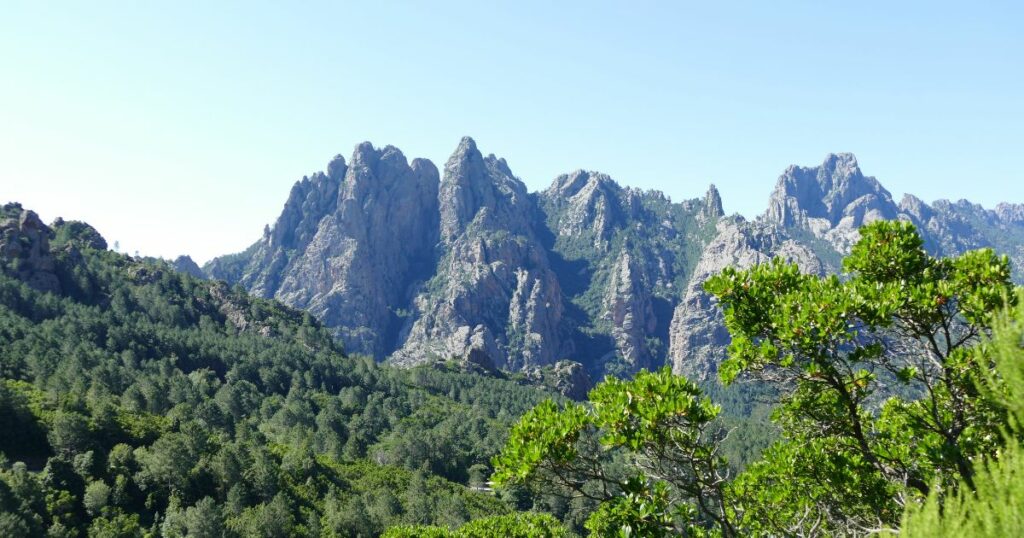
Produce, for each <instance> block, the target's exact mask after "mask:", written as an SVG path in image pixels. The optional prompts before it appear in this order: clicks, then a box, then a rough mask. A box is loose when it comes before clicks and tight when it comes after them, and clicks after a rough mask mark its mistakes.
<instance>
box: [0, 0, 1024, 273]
mask: <svg viewBox="0 0 1024 538" xmlns="http://www.w3.org/2000/svg"><path fill="white" fill-rule="evenodd" d="M1022 13H1024V12H1022V8H1021V7H1019V6H1018V5H1016V4H1010V3H1006V4H998V3H991V4H985V5H972V6H966V7H965V6H957V5H955V4H945V5H944V4H937V3H934V2H932V3H928V4H924V3H921V4H901V5H899V6H893V5H890V4H887V3H868V4H857V5H856V6H822V5H818V4H816V3H786V4H771V5H760V4H754V3H750V4H736V3H734V4H729V5H727V6H726V5H718V4H716V5H713V6H694V5H686V6H683V5H677V4H671V5H657V4H650V5H648V6H647V9H639V8H636V7H635V6H623V7H616V6H613V5H607V4H602V5H596V4H590V3H587V4H560V5H557V6H548V5H545V4H543V3H524V4H516V5H514V6H513V5H505V6H490V5H487V6H482V5H477V4H474V3H446V4H444V5H443V6H435V5H430V6H428V5H403V4H387V5H383V6H382V5H366V4H351V5H327V4H324V5H307V6H301V7H296V6H282V7H276V6H261V7H259V8H252V9H250V8H249V7H247V5H245V4H239V5H238V6H232V5H229V4H218V5H206V4H202V3H196V4H191V5H190V4H183V5H175V6H173V7H158V6H149V5H121V6H115V5H112V4H105V5H89V6H75V5H68V6H63V7H61V8H59V9H58V8H56V7H54V6H41V5H35V4H31V3H15V4H13V5H12V6H10V7H8V8H7V9H6V13H5V18H4V20H3V21H0V47H2V49H3V50H4V51H5V54H3V55H0V69H2V72H3V73H5V77H6V80H7V81H8V84H4V85H2V86H0V99H3V102H4V103H5V104H6V105H7V106H5V107H2V108H0V122H2V124H3V125H4V127H5V128H4V129H0V185H2V189H0V201H3V202H7V201H18V202H21V203H22V204H24V205H25V207H27V208H29V209H33V210H35V211H37V212H38V213H39V214H40V215H41V216H42V217H43V218H44V220H46V221H47V222H49V221H52V220H53V219H54V218H56V217H58V216H60V217H64V218H66V219H77V220H84V221H87V222H89V223H91V224H93V225H94V226H96V227H97V228H98V229H99V231H100V232H101V233H103V234H104V236H105V237H106V238H107V240H108V241H109V242H110V243H111V244H113V242H114V241H119V242H120V244H121V246H122V249H123V250H125V251H128V252H134V251H135V250H138V251H139V252H140V253H141V254H145V255H153V256H162V257H174V256H177V255H179V254H189V255H191V256H192V257H193V258H194V259H196V261H198V262H200V263H202V262H204V261H206V260H208V259H209V258H211V257H213V256H217V255H221V254H227V253H231V252H237V251H239V250H241V249H244V248H245V247H246V246H248V245H249V244H251V243H252V242H253V241H255V240H256V239H257V238H258V237H259V236H260V233H261V231H262V229H263V226H264V224H267V223H273V221H274V219H275V218H276V217H277V215H278V213H279V212H280V209H281V207H282V205H283V204H284V202H285V199H286V197H287V195H288V191H289V189H290V188H291V185H292V184H293V183H294V182H295V181H296V180H298V179H300V178H301V177H302V176H303V175H309V174H311V173H314V172H316V171H319V170H323V169H324V167H325V166H326V163H327V162H328V160H329V159H330V158H331V156H333V155H335V154H337V153H341V154H342V155H344V156H345V158H346V159H348V157H349V155H350V154H351V151H352V148H353V147H354V146H355V145H356V144H358V143H360V142H362V141H364V140H369V141H371V142H372V143H373V144H374V146H376V147H380V146H384V145H388V144H390V145H394V146H396V147H398V148H399V149H401V150H402V151H403V153H405V155H406V157H407V158H409V159H410V160H411V159H412V158H416V157H424V158H428V159H430V160H432V161H433V162H434V163H435V164H438V165H439V166H440V165H442V164H443V163H444V161H445V160H446V159H447V157H448V155H449V154H450V153H451V152H452V151H453V150H454V148H455V147H456V145H457V144H458V141H459V138H460V137H461V136H463V135H468V136H472V137H474V138H475V139H476V141H477V143H478V145H479V147H480V149H481V151H483V152H484V153H494V154H496V155H498V156H501V157H504V158H506V159H507V161H508V163H509V166H510V167H511V169H512V171H513V172H514V173H515V174H516V175H518V176H519V177H520V178H521V179H522V180H523V181H524V182H525V183H526V184H527V186H528V187H529V188H530V190H531V191H537V190H540V189H543V188H545V187H547V186H548V185H549V184H550V182H551V180H552V179H553V178H554V177H556V176H557V175H558V174H561V173H566V172H570V171H572V170H575V169H580V168H582V169H587V170H597V171H601V172H604V173H607V174H609V175H610V176H611V177H613V178H614V179H615V180H616V181H618V182H619V183H620V184H622V185H625V186H632V187H637V188H642V189H657V190H660V191H662V192H664V193H665V194H666V195H668V196H670V197H671V198H672V199H673V200H676V201H679V200H682V199H686V198H693V197H699V196H702V195H703V194H704V192H705V190H706V189H707V186H708V184H710V183H714V184H715V185H716V186H717V187H718V189H719V190H720V191H721V194H722V198H723V202H724V206H725V210H726V212H727V213H740V214H743V215H745V216H747V217H753V216H755V215H757V214H759V213H761V212H762V211H763V210H764V208H765V205H766V203H767V200H768V195H769V194H770V192H771V190H772V188H773V187H774V184H775V180H776V178H777V177H778V176H779V174H780V173H782V172H783V170H785V168H786V166H788V165H790V164H796V165H800V166H815V165H818V164H820V163H821V161H822V159H823V158H824V157H825V155H826V154H828V153H839V152H850V153H854V154H855V155H857V158H858V160H859V162H860V164H861V168H862V169H863V171H864V173H865V174H867V175H871V176H875V177H876V178H878V180H879V181H881V182H882V184H883V185H884V186H885V187H886V188H887V189H889V190H890V191H891V192H892V193H893V196H894V198H896V199H897V200H898V199H899V198H900V196H901V195H902V194H904V193H912V194H914V195H916V196H919V197H921V198H922V199H924V200H926V201H928V202H931V201H933V200H935V199H938V198H948V199H952V200H956V199H961V198H965V199H968V200H971V201H972V202H975V203H981V204H982V205H984V206H985V207H992V206H994V205H995V204H996V203H997V202H1000V201H1006V202H1022V201H1024V177H1022V174H1021V172H1020V167H1019V165H1018V163H1017V160H1018V157H1017V155H1018V153H1019V148H1020V147H1021V143H1022V142H1024V60H1022V58H1024V37H1022V34H1021V32H1019V29H1018V25H1019V21H1020V20H1021V15H1022Z"/></svg>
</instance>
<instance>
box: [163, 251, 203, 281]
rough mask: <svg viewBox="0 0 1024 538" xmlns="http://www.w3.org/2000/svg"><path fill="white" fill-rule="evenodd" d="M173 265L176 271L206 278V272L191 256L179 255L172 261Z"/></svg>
mask: <svg viewBox="0 0 1024 538" xmlns="http://www.w3.org/2000/svg"><path fill="white" fill-rule="evenodd" d="M171 267H173V268H174V270H175V271H178V272H181V273H185V274H188V275H192V276H194V277H196V278H202V279H205V278H206V274H205V273H203V270H202V269H200V268H199V265H198V264H197V263H196V262H195V261H194V260H193V259H192V257H191V256H178V257H177V258H175V259H174V260H173V261H171Z"/></svg>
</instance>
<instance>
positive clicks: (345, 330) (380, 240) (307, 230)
mask: <svg viewBox="0 0 1024 538" xmlns="http://www.w3.org/2000/svg"><path fill="white" fill-rule="evenodd" d="M437 187H438V174H437V169H436V168H435V167H434V166H433V164H431V163H430V162H429V161H425V160H422V159H416V160H413V161H412V163H409V162H408V161H407V160H406V158H405V156H404V155H403V154H402V152H401V151H399V150H398V149H397V148H394V147H392V146H387V147H385V148H383V149H375V148H374V147H373V146H372V145H370V144H369V143H364V144H360V145H359V146H358V147H356V149H355V152H354V153H353V155H352V159H351V162H350V163H349V164H346V163H345V160H344V159H343V158H341V157H340V156H337V157H335V158H334V159H333V160H332V161H331V162H330V163H329V164H328V166H327V173H317V174H314V175H313V176H312V177H305V178H303V179H302V181H299V182H298V183H296V184H295V186H294V187H292V191H291V194H290V196H289V198H288V202H287V203H286V204H285V207H284V209H283V210H282V212H281V216H280V217H279V218H278V219H277V222H276V223H275V224H274V227H273V228H268V229H267V230H265V231H264V234H263V237H262V238H261V239H260V241H258V242H257V243H256V244H254V245H253V246H252V247H250V248H249V249H248V250H247V251H246V252H244V253H242V254H241V255H237V256H236V257H225V258H222V259H218V260H214V261H213V262H211V264H208V265H207V268H206V271H207V273H208V274H210V275H211V276H213V277H216V278H224V279H226V280H228V281H237V282H240V283H242V284H243V285H244V286H246V287H248V288H249V289H250V290H251V291H253V292H254V293H256V294H258V295H262V296H264V297H274V298H277V299H278V300H280V301H282V302H284V303H285V304H288V305H290V306H294V307H297V308H303V309H306V310H308V311H310V312H312V313H313V314H315V315H316V316H317V317H318V318H320V319H321V320H322V321H323V322H324V323H325V324H327V325H328V326H330V327H332V328H333V329H334V330H335V331H336V332H337V334H338V336H339V337H340V338H341V340H342V343H343V344H344V345H345V347H346V349H347V350H349V351H351V352H357V353H364V354H367V355H372V356H375V357H377V358H383V357H384V356H385V355H386V354H387V353H389V352H390V351H391V350H392V349H394V347H395V342H394V334H395V333H396V332H397V330H398V325H399V324H400V322H401V321H400V319H399V318H398V316H397V315H396V312H395V311H396V310H399V309H400V308H401V307H402V305H405V304H407V303H408V301H409V298H410V294H411V291H412V289H413V286H414V284H416V283H417V282H420V281H422V280H423V279H425V278H426V277H427V276H428V275H429V271H430V267H431V265H432V263H433V260H434V245H435V244H436V242H437V238H438V228H437V222H438V209H437Z"/></svg>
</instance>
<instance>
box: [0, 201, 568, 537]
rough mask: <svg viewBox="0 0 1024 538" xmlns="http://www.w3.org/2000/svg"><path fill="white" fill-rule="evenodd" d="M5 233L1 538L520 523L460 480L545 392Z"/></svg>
mask: <svg viewBox="0 0 1024 538" xmlns="http://www.w3.org/2000/svg"><path fill="white" fill-rule="evenodd" d="M4 209H5V212H6V213H5V215H2V217H13V218H15V219H17V218H18V214H19V213H20V212H21V210H20V207H15V206H7V207H5V208H4ZM12 222H15V224H12ZM7 223H8V224H9V226H7V228H6V229H4V230H3V234H0V237H2V239H3V242H4V245H3V246H4V248H5V249H6V248H7V245H10V243H9V242H10V241H15V242H18V244H19V245H22V246H24V247H25V248H23V249H21V250H18V251H17V252H20V253H22V254H18V256H16V257H15V258H14V259H9V258H4V259H3V260H2V261H3V264H4V265H3V267H2V269H4V270H3V271H0V374H2V380H0V453H2V454H3V455H4V457H3V458H0V459H2V465H0V469H2V470H0V536H5V537H6V536H42V535H47V534H49V535H52V536H86V535H89V536H139V535H143V534H153V535H162V536H182V535H188V536H220V535H221V534H222V533H226V534H227V535H230V536H288V535H294V536H350V535H351V536H355V535H362V536H373V535H377V534H380V533H381V532H383V531H384V530H385V529H386V528H387V527H388V526H392V525H399V524H425V523H430V524H437V525H443V526H446V527H447V526H451V527H457V526H459V525H460V524H462V523H464V522H466V521H468V520H470V519H474V518H481V517H484V516H493V515H497V514H504V513H508V512H510V507H509V506H508V505H507V504H506V503H504V502H503V501H501V500H499V499H497V498H496V497H494V496H493V495H491V494H487V493H481V492H476V491H473V490H472V489H470V488H468V487H466V485H468V484H470V483H471V482H476V483H479V482H482V480H483V476H484V475H485V473H486V471H487V468H486V464H487V463H488V461H489V458H490V457H491V456H492V455H493V454H494V453H496V452H497V451H498V449H499V448H500V446H501V444H502V443H503V442H504V440H505V435H506V432H507V430H508V426H509V424H510V423H511V422H512V420H514V419H515V418H516V417H518V416H519V415H521V414H522V413H523V412H524V411H526V410H527V409H529V408H530V407H531V406H532V405H534V404H536V403H538V402H539V401H541V400H542V399H543V398H545V397H548V396H550V394H549V393H546V392H544V391H542V390H539V389H537V388H536V387H531V386H521V385H517V384H515V383H512V382H509V381H503V380H499V379H494V378H489V377H483V376H476V375H469V374H463V373H458V372H448V371H442V370H438V369H431V368H426V367H421V368H416V369H410V370H399V369H393V368H384V367H380V366H378V365H376V364H375V363H374V362H373V361H372V360H370V359H364V358H358V357H346V356H345V355H344V354H343V353H342V352H341V349H340V348H339V347H338V345H337V344H336V343H335V342H334V341H333V340H332V339H331V338H330V336H329V334H328V332H327V331H326V330H325V329H324V328H322V327H321V326H320V325H319V324H318V323H317V322H316V321H315V320H314V319H313V318H312V317H311V316H310V315H308V314H305V313H302V312H300V311H296V310H293V309H290V308H287V307H284V306H282V305H280V304H278V303H276V302H273V301H267V300H261V299H255V298H253V297H251V296H249V295H248V294H247V293H245V292H244V291H243V290H242V289H241V288H234V289H231V288H229V287H227V286H226V285H225V284H223V283H218V282H210V281H204V280H198V279H195V278H192V277H190V276H187V275H185V274H182V273H178V272H175V271H172V270H170V268H169V267H167V266H166V265H165V264H163V263H161V262H156V261H144V260H135V259H132V258H129V257H125V256H122V255H119V254H116V253H113V252H109V251H106V250H100V249H97V248H94V246H97V245H96V243H95V237H92V235H93V234H95V231H94V230H92V229H91V228H89V227H87V226H84V225H81V223H75V224H74V226H66V225H63V224H61V225H56V226H55V227H54V229H53V230H52V231H49V232H50V233H49V234H48V235H49V241H50V245H49V246H47V245H46V244H45V241H43V238H42V237H36V236H32V235H31V234H30V233H29V232H30V231H31V230H30V228H29V227H27V226H22V227H20V228H19V226H18V225H17V224H16V221H10V220H8V221H7ZM43 229H44V231H45V227H44V228H43ZM97 237H98V235H97ZM28 247H33V248H34V249H35V250H33V249H32V248H28ZM19 248H20V247H19ZM4 252H13V251H11V250H4ZM29 253H31V254H29ZM15 266H17V267H15ZM8 269H10V271H8ZM15 269H18V270H19V271H22V273H24V274H28V273H29V272H31V271H35V272H36V273H38V272H40V271H43V272H45V271H52V273H53V274H55V275H56V277H57V281H58V284H59V288H60V290H61V291H60V292H59V293H53V292H42V291H38V290H37V289H33V287H30V286H29V285H27V284H26V283H25V282H24V281H23V280H21V279H19V278H16V275H15V274H14V273H16V272H17V271H15ZM33 274H35V273H33ZM47 274H49V273H47ZM51 284H52V283H51Z"/></svg>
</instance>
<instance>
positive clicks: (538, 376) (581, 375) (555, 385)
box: [526, 361, 594, 401]
mask: <svg viewBox="0 0 1024 538" xmlns="http://www.w3.org/2000/svg"><path fill="white" fill-rule="evenodd" d="M526 378H527V379H529V380H530V381H531V382H533V383H535V384H537V385H541V386H545V387H548V388H550V389H552V390H554V391H556V392H558V393H559V394H561V395H562V396H565V397H566V398H570V399H573V400H577V401H583V400H586V399H587V392H589V391H590V389H591V388H593V386H594V382H593V380H592V379H591V378H590V376H589V375H587V370H586V368H584V366H583V365H582V364H580V363H578V362H575V361H558V362H556V363H555V364H553V365H551V366H547V367H543V368H531V369H528V370H527V371H526Z"/></svg>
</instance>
